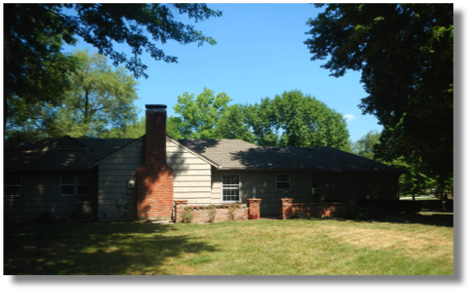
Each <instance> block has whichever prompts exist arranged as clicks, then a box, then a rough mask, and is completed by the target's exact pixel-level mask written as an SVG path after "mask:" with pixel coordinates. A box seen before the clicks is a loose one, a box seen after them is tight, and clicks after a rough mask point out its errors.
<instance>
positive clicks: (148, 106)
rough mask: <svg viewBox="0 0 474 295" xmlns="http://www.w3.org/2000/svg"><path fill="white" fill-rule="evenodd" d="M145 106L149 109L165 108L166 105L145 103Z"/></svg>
mask: <svg viewBox="0 0 474 295" xmlns="http://www.w3.org/2000/svg"><path fill="white" fill-rule="evenodd" d="M145 108H146V109H147V110H149V109H166V105H165V104H146V105H145Z"/></svg>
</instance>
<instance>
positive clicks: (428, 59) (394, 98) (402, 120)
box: [305, 4, 454, 185]
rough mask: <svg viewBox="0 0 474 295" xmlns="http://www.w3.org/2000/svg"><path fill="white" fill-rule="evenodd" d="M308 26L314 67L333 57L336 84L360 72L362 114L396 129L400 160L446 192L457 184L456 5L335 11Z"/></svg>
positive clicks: (329, 8)
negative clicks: (415, 163) (412, 163)
mask: <svg viewBox="0 0 474 295" xmlns="http://www.w3.org/2000/svg"><path fill="white" fill-rule="evenodd" d="M308 25H309V26H310V27H311V30H310V31H309V32H308V34H309V35H311V37H310V38H309V39H308V40H307V41H305V44H306V45H307V46H308V48H309V50H310V52H311V53H312V54H313V57H312V59H313V60H315V59H326V58H327V57H328V56H329V60H328V62H327V63H326V64H324V65H323V67H324V68H326V69H329V70H330V71H331V75H333V76H335V77H339V76H342V75H344V74H345V72H346V71H347V70H355V71H361V82H362V84H363V85H364V89H365V91H366V92H367V93H368V96H367V97H365V98H363V99H362V101H361V104H360V105H359V107H360V108H361V109H362V110H363V113H364V114H373V115H375V116H376V117H377V118H378V120H379V122H380V123H381V124H382V125H383V126H384V127H385V128H386V129H387V128H392V129H397V130H396V133H397V138H396V140H394V141H393V144H394V146H392V148H393V150H394V153H395V155H396V156H404V157H405V159H407V158H417V159H418V158H419V159H421V162H420V165H421V167H422V169H423V171H425V172H426V173H427V175H429V176H430V177H435V178H436V179H437V182H438V183H439V184H440V185H442V184H443V183H445V181H446V180H447V179H449V178H450V177H452V173H453V31H454V29H453V6H452V4H365V5H364V4H329V5H328V6H327V7H326V9H325V11H324V12H323V13H320V14H319V15H318V16H317V17H316V18H314V19H311V20H310V21H308Z"/></svg>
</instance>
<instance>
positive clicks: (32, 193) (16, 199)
mask: <svg viewBox="0 0 474 295" xmlns="http://www.w3.org/2000/svg"><path fill="white" fill-rule="evenodd" d="M5 174H6V175H8V174H9V173H8V172H5ZM81 174H86V175H90V176H91V178H92V183H91V186H92V188H91V189H92V193H91V194H89V195H76V196H61V194H60V182H61V176H62V175H81ZM12 175H20V177H21V193H20V196H12V197H4V199H3V207H4V209H3V213H4V220H6V221H24V220H37V219H52V220H63V219H72V218H74V216H75V213H76V209H77V204H78V203H82V202H91V206H92V207H93V210H94V212H95V211H96V210H95V209H96V202H95V201H96V200H97V194H96V192H97V182H96V181H95V180H96V179H97V170H96V169H93V170H91V171H87V172H84V171H81V172H73V171H68V172H37V173H32V172H24V173H15V174H12Z"/></svg>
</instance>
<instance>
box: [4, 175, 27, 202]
mask: <svg viewBox="0 0 474 295" xmlns="http://www.w3.org/2000/svg"><path fill="white" fill-rule="evenodd" d="M9 176H18V177H19V178H20V184H5V183H4V184H3V197H5V198H15V197H21V192H22V187H23V186H22V184H23V182H22V178H21V176H19V175H9ZM6 177H8V176H6ZM5 187H19V188H20V190H19V191H20V192H19V194H18V195H7V194H5Z"/></svg>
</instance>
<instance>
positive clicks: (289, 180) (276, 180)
mask: <svg viewBox="0 0 474 295" xmlns="http://www.w3.org/2000/svg"><path fill="white" fill-rule="evenodd" d="M278 175H288V186H289V187H288V188H278V183H286V181H278ZM275 189H276V190H278V191H283V190H291V175H290V174H289V173H278V174H275Z"/></svg>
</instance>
